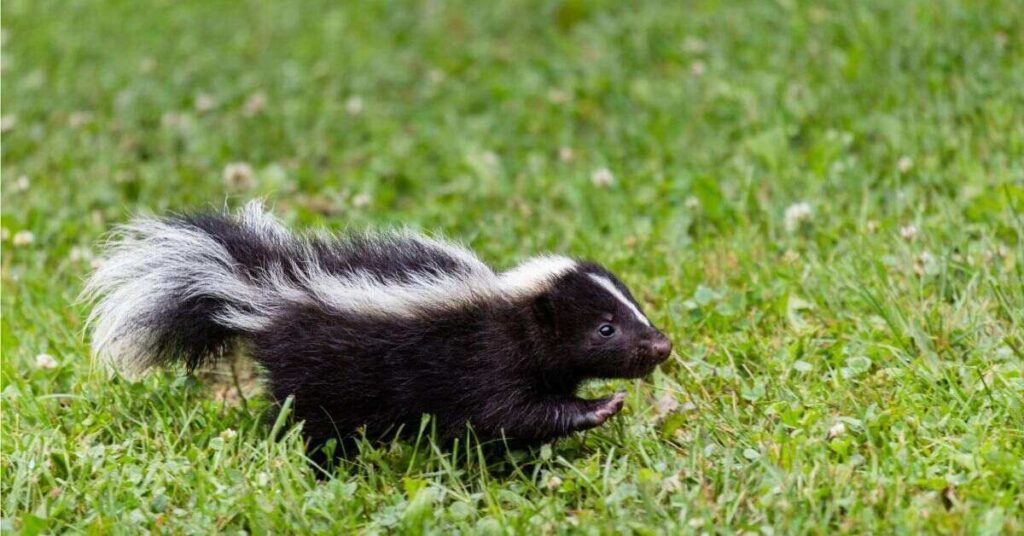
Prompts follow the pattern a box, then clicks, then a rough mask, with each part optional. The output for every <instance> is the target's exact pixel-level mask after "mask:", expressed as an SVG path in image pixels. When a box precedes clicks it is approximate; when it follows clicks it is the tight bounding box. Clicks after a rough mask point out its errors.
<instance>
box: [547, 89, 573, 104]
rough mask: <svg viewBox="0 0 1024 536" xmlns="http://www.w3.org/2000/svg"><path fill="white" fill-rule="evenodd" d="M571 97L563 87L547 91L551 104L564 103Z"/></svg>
mask: <svg viewBox="0 0 1024 536" xmlns="http://www.w3.org/2000/svg"><path fill="white" fill-rule="evenodd" d="M571 99H572V97H571V96H570V95H569V93H568V92H566V91H565V90H563V89H552V90H551V91H548V100H549V101H551V103H552V104H565V103H567V102H569V101H570V100H571Z"/></svg>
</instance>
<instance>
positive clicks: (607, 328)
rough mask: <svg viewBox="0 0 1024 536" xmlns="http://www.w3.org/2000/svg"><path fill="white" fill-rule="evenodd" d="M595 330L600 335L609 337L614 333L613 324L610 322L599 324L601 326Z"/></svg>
mask: <svg viewBox="0 0 1024 536" xmlns="http://www.w3.org/2000/svg"><path fill="white" fill-rule="evenodd" d="M597 332H598V333H600V334H601V336H602V337H611V336H612V335H615V326H613V325H611V324H601V327H599V328H597Z"/></svg>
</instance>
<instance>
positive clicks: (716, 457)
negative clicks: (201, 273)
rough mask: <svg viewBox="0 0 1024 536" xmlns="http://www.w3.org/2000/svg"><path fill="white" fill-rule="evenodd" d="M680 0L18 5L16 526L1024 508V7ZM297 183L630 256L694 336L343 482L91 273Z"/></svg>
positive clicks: (12, 56) (329, 208)
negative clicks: (127, 324) (565, 416)
mask: <svg viewBox="0 0 1024 536" xmlns="http://www.w3.org/2000/svg"><path fill="white" fill-rule="evenodd" d="M677 4H682V3H673V2H664V3H662V2H635V3H624V2H621V3H620V2H610V1H609V2H604V1H599V2H583V1H578V0H567V1H565V2H540V3H533V2H530V3H527V2H520V1H516V2H511V3H502V4H493V5H492V4H490V3H482V2H468V1H467V2H453V3H442V2H431V1H422V2H401V3H398V4H394V3H387V2H353V3H350V5H347V6H341V5H334V4H333V3H329V2H303V3H301V4H286V3H279V2H257V1H249V2H226V1H213V2H200V1H184V2H153V3H150V4H148V5H145V6H141V5H137V4H136V3H128V2H113V1H109V2H56V1H50V0H40V1H27V0H24V1H23V0H9V1H6V2H4V6H3V7H4V9H3V14H2V26H3V41H4V44H3V67H2V69H3V71H2V77H3V95H2V116H3V130H4V132H3V143H2V166H3V167H2V189H3V194H2V209H3V210H2V225H3V230H4V238H3V243H2V247H3V260H2V266H3V276H2V290H3V293H2V312H3V314H2V346H0V350H2V354H3V363H2V368H0V371H2V378H0V379H2V389H0V393H2V394H0V396H2V414H0V415H2V449H0V452H2V467H0V470H2V487H0V491H2V498H0V512H2V521H0V527H2V528H3V529H4V530H6V531H10V530H14V531H20V532H21V533H23V534H37V533H41V532H52V533H56V532H63V531H72V532H88V533H97V534H98V533H108V532H112V533H134V532H139V531H154V532H170V533H206V532H208V531H209V530H210V529H217V530H219V531H224V532H230V533H238V532H243V531H245V532H250V533H288V532H296V531H297V532H326V533H331V532H334V533H341V532H349V531H352V530H358V531H361V532H364V533H381V532H392V531H400V532H410V533H418V532H421V531H422V532H434V533H449V532H452V531H456V530H457V531H460V532H469V533H475V532H481V533H500V532H513V533H534V532H545V533H555V532H581V533H619V532H625V533H637V534H655V533H664V534H677V533H704V532H706V533H711V534H713V533H760V534H772V533H816V534H826V533H829V534H830V533H835V532H839V533H892V532H899V533H919V532H935V533H954V534H961V533H962V534H997V533H1016V532H1021V531H1024V506H1022V505H1024V407H1022V405H1024V216H1022V215H1021V214H1022V213H1024V179H1022V177H1024V69H1021V65H1022V64H1024V5H1022V4H1021V3H1019V2H1016V1H1013V0H1006V1H984V2H968V1H966V0H965V1H963V2H955V1H951V0H933V1H924V0H920V1H917V0H915V1H907V2H886V1H882V0H878V1H867V2H845V1H827V2H820V3H810V2H803V1H794V0H780V1H778V2H758V3H754V2H733V1H710V0H702V1H693V2H687V3H685V5H677ZM236 162H244V163H247V164H248V165H249V166H250V167H251V170H252V177H251V180H246V179H250V177H248V176H247V174H246V173H245V171H244V169H243V171H242V172H241V174H240V175H238V176H237V177H235V179H237V180H234V179H233V180H228V181H225V179H224V177H223V175H224V171H225V168H227V167H228V166H229V164H232V163H236ZM235 169H238V168H237V167H236V168H235ZM601 169H607V170H609V171H610V172H611V174H612V176H613V177H614V180H613V182H612V183H611V184H604V183H602V181H601V180H600V179H604V178H606V176H607V174H605V173H601V172H599V170H601ZM595 174H596V175H597V178H598V179H599V180H598V181H597V182H596V183H595V181H593V180H592V179H593V178H594V177H595ZM236 175H237V174H236ZM257 196H266V197H268V198H269V199H271V200H272V201H273V203H274V204H275V205H276V211H277V212H278V213H279V214H280V215H281V217H282V218H283V219H284V220H286V221H287V222H288V223H289V224H290V225H293V226H298V227H311V226H327V227H330V228H334V229H340V228H344V227H353V228H362V227H367V226H377V225H385V224H395V223H401V224H405V225H410V226H413V227H418V228H423V229H428V230H437V231H442V232H444V233H445V234H447V235H450V236H453V237H457V238H459V239H461V240H464V241H465V242H467V243H468V244H469V245H471V246H472V247H473V248H475V249H476V250H477V251H479V252H480V253H481V255H482V256H483V257H484V258H485V259H487V260H488V261H490V262H492V263H494V264H495V265H498V266H507V265H510V264H512V263H514V262H515V261H516V260H517V259H519V258H522V257H524V256H528V255H531V254H535V253H537V252H540V251H545V250H553V251H559V252H566V253H570V254H573V255H578V256H584V257H590V258H594V259H597V260H599V261H601V262H603V263H605V264H607V265H608V266H610V267H611V268H612V269H613V270H615V271H616V272H618V273H619V274H621V276H622V277H623V279H624V280H626V281H627V283H628V284H629V285H630V286H631V287H632V288H633V289H634V290H636V291H637V294H638V297H639V299H640V300H641V301H642V302H643V304H644V306H645V308H646V310H647V312H648V313H649V315H650V316H651V318H652V320H654V321H655V323H656V324H658V325H660V326H662V327H663V328H665V330H666V331H667V332H668V333H669V334H670V335H671V337H672V338H673V339H674V340H675V343H676V348H677V354H678V355H677V356H675V357H674V358H673V359H672V360H671V361H670V362H669V363H667V364H666V365H665V366H663V367H662V368H661V370H659V371H657V372H656V373H655V374H654V375H653V376H652V377H651V378H648V379H647V380H645V381H636V382H610V383H612V384H613V385H601V386H595V390H599V391H608V390H610V389H611V388H614V387H625V388H627V389H628V391H629V393H630V395H629V399H628V401H627V408H626V410H625V411H624V414H623V415H620V416H619V417H617V418H616V419H614V422H613V423H611V424H610V425H608V426H605V427H603V428H601V429H599V430H596V431H592V432H590V433H587V434H585V435H579V436H575V437H572V438H569V439H567V440H564V441H562V442H559V443H556V444H554V445H550V446H547V447H545V448H541V449H537V450H535V451H530V452H519V453H515V454H513V455H510V456H509V457H508V458H507V459H503V460H495V461H486V460H481V459H480V458H479V457H478V456H476V455H475V452H476V451H475V450H474V448H473V446H472V445H470V446H468V447H466V448H465V451H464V452H463V453H462V454H461V455H455V454H451V453H446V452H442V451H439V450H437V449H436V448H434V447H433V445H432V443H431V442H430V441H429V437H427V438H424V439H423V440H422V441H420V442H417V443H409V442H395V443H393V444H386V445H376V446H375V445H364V449H363V450H362V452H361V453H360V455H359V456H357V457H355V458H354V459H352V460H351V461H350V462H349V463H348V464H347V465H346V466H345V467H343V468H342V470H341V471H340V473H339V474H338V476H337V477H336V478H335V479H333V480H328V481H317V480H316V479H315V478H314V475H313V472H312V471H311V470H310V468H309V467H308V466H307V463H306V460H305V459H304V457H303V449H302V445H301V442H300V438H299V435H298V430H297V429H296V428H295V427H294V426H293V425H292V424H290V423H287V422H281V423H278V426H283V427H285V428H286V429H290V431H289V432H288V434H287V435H286V437H285V438H284V439H283V440H282V441H272V440H270V439H268V438H269V437H270V436H271V435H272V434H271V427H272V425H271V424H268V423H267V422H265V420H264V419H263V418H262V416H263V415H264V414H265V413H266V409H267V403H266V402H263V401H261V400H260V399H259V398H254V399H250V400H248V402H247V403H245V404H241V403H238V402H231V401H225V400H223V399H221V398H220V397H217V396H214V395H213V394H211V383H210V382H209V381H205V380H202V379H197V378H189V377H185V376H184V375H183V374H182V373H181V371H170V372H166V373H162V374H157V375H155V376H153V377H150V378H149V379H147V380H145V381H143V382H140V383H130V382H127V381H124V380H121V379H108V378H107V377H106V376H105V375H104V374H103V373H102V371H100V370H98V369H96V368H95V367H94V366H93V365H92V364H91V362H90V359H89V354H88V341H87V337H86V336H85V335H84V334H83V325H82V320H83V317H84V315H85V313H86V308H85V307H84V306H83V305H81V304H76V301H75V298H76V295H77V293H78V291H79V290H80V288H81V285H82V279H83V277H84V276H85V274H87V272H88V270H89V267H90V262H91V259H90V256H91V255H92V254H95V252H96V244H97V241H98V240H99V238H100V237H101V236H102V234H103V233H104V232H105V231H107V230H108V229H109V228H110V227H111V226H112V225H114V224H116V223H117V222H121V221H124V220H125V219H126V218H128V217H130V215H131V214H133V213H135V212H136V211H140V210H141V211H149V212H156V213H160V212H164V211H168V210H186V209H192V208H197V207H209V206H221V205H223V204H225V203H226V204H228V205H231V206H236V205H238V204H240V203H242V202H244V201H245V200H247V199H250V198H253V197H257ZM802 202H806V203H808V205H809V207H810V209H811V210H810V213H809V214H806V213H805V216H804V217H801V215H800V214H799V213H798V211H796V210H794V211H792V212H791V216H790V218H789V219H788V221H787V218H786V212H787V208H789V207H792V206H794V205H797V206H799V205H798V204H799V203H802ZM787 223H788V224H789V225H788V226H787ZM27 233H31V235H29V234H27ZM30 237H31V241H30V240H29V238H30ZM40 354H46V355H49V356H51V357H52V358H53V361H54V362H53V363H50V362H47V361H48V360H47V358H46V357H39V356H40ZM51 365H55V366H51Z"/></svg>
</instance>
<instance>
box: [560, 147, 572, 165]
mask: <svg viewBox="0 0 1024 536" xmlns="http://www.w3.org/2000/svg"><path fill="white" fill-rule="evenodd" d="M575 158H576V153H575V152H574V151H573V150H572V147H561V148H559V149H558V159H559V160H561V161H562V162H572V161H573V160H574V159H575Z"/></svg>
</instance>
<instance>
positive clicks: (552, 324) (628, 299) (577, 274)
mask: <svg viewBox="0 0 1024 536" xmlns="http://www.w3.org/2000/svg"><path fill="white" fill-rule="evenodd" d="M533 312H534V314H535V315H536V317H537V320H538V322H539V323H540V325H541V326H542V332H543V333H544V335H543V336H545V337H548V338H549V341H548V344H547V345H545V346H546V347H547V348H550V349H551V351H553V352H554V353H555V355H550V356H546V358H547V359H551V360H552V361H553V363H552V364H553V365H556V366H555V367H554V368H555V369H562V370H569V371H573V372H575V373H577V374H580V375H583V376H587V377H596V378H637V377H641V376H645V375H647V374H648V373H650V372H651V371H652V370H654V368H655V367H656V366H657V365H658V364H659V363H661V362H662V361H664V360H665V359H666V358H668V356H669V353H670V352H671V351H672V341H670V340H669V339H668V337H666V336H665V335H664V334H663V333H662V332H661V331H659V330H658V329H657V328H656V327H654V326H653V325H652V324H651V321H650V320H648V318H647V316H646V315H645V314H644V313H643V311H642V310H641V309H640V305H639V304H638V303H637V302H636V299H634V298H633V295H632V293H630V292H629V289H628V288H626V286H625V285H624V284H622V282H621V281H619V279H618V278H617V277H615V276H614V275H612V274H611V273H610V272H609V271H608V270H605V269H604V268H602V267H601V266H599V265H597V264H594V263H590V262H581V263H577V264H575V266H573V267H572V268H571V269H569V270H567V271H565V272H564V273H562V274H561V275H560V276H559V277H558V279H557V280H555V281H554V282H553V284H552V285H551V286H550V287H549V288H548V289H547V290H546V291H545V292H543V293H541V294H539V295H538V296H536V297H535V299H534V301H533Z"/></svg>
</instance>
